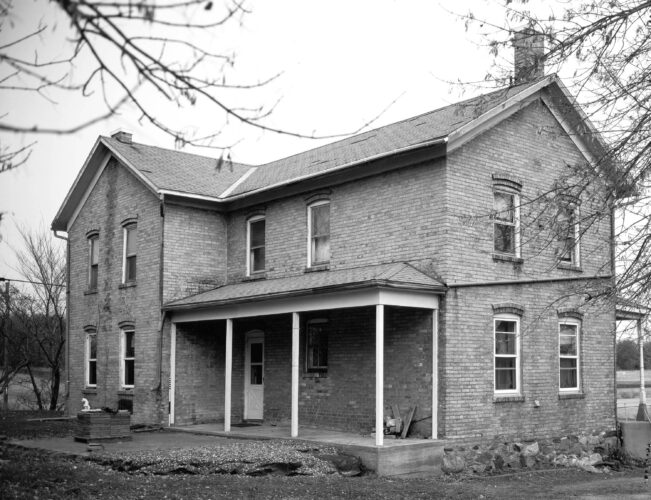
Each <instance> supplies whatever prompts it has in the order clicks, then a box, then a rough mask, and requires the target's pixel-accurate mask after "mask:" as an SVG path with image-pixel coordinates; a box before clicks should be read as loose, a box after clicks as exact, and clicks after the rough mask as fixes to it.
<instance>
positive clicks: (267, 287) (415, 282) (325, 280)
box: [165, 262, 444, 309]
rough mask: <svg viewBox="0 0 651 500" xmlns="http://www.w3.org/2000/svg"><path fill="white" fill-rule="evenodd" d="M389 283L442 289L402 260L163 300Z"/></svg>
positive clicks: (184, 303) (197, 301)
mask: <svg viewBox="0 0 651 500" xmlns="http://www.w3.org/2000/svg"><path fill="white" fill-rule="evenodd" d="M374 285H376V286H380V285H383V286H389V287H398V288H409V289H423V290H442V289H443V288H444V285H443V283H441V282H440V281H438V280H435V279H434V278H431V277H429V276H427V275H426V274H423V273H422V272H420V271H418V270H417V269H415V268H414V267H412V266H411V265H409V264H406V263H404V262H398V263H393V264H379V265H375V266H366V267H356V268H351V269H340V270H336V271H328V272H314V273H305V274H301V275H299V276H291V277H287V278H276V279H267V280H259V281H248V282H244V283H234V284H232V285H225V286H222V287H219V288H215V289H214V290H208V291H207V292H202V293H199V294H197V295H192V296H190V297H185V298H183V299H179V300H176V301H172V302H169V303H168V304H166V306H165V308H166V309H184V308H188V307H193V306H194V307H201V306H208V305H219V304H220V303H224V304H225V303H230V302H241V301H249V300H255V299H258V298H264V299H270V298H274V297H278V296H286V295H300V294H304V293H315V292H326V291H330V290H335V289H337V288H344V287H364V286H374Z"/></svg>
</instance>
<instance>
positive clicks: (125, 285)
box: [118, 281, 136, 289]
mask: <svg viewBox="0 0 651 500" xmlns="http://www.w3.org/2000/svg"><path fill="white" fill-rule="evenodd" d="M134 286H136V282H135V281H127V282H126V283H120V285H119V286H118V288H119V289H124V288H132V287H134Z"/></svg>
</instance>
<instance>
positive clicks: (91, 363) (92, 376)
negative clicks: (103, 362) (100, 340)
mask: <svg viewBox="0 0 651 500" xmlns="http://www.w3.org/2000/svg"><path fill="white" fill-rule="evenodd" d="M86 386H87V387H96V386H97V332H96V331H95V330H87V331H86Z"/></svg>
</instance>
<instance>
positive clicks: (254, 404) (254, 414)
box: [244, 332, 264, 420]
mask: <svg viewBox="0 0 651 500" xmlns="http://www.w3.org/2000/svg"><path fill="white" fill-rule="evenodd" d="M245 363H246V364H245V367H244V370H245V371H244V374H245V375H244V418H245V419H247V420H262V418H263V408H264V334H263V333H262V332H255V333H249V334H248V335H247V339H246V359H245Z"/></svg>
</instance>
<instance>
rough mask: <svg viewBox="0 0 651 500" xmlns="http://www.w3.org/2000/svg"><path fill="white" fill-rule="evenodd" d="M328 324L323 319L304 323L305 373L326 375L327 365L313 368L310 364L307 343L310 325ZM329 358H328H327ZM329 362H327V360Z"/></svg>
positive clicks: (308, 345) (308, 344)
mask: <svg viewBox="0 0 651 500" xmlns="http://www.w3.org/2000/svg"><path fill="white" fill-rule="evenodd" d="M328 323H329V322H328V320H327V319H325V318H314V319H309V320H307V321H306V323H305V371H306V372H308V373H312V372H316V373H326V372H327V371H328V365H327V364H326V365H320V366H313V365H311V363H310V343H309V340H310V339H309V329H310V325H327V324H328ZM326 335H328V340H329V339H330V335H329V332H327V333H326ZM328 347H329V346H328V345H327V344H326V353H327V354H326V355H328V354H329V353H328ZM328 357H329V356H328ZM328 362H329V360H328Z"/></svg>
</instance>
